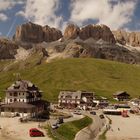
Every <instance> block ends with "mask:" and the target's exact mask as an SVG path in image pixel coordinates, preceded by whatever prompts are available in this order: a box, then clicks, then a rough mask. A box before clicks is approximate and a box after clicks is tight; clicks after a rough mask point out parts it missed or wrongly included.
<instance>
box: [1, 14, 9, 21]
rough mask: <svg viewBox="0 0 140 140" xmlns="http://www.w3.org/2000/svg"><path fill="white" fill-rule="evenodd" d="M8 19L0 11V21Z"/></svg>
mask: <svg viewBox="0 0 140 140" xmlns="http://www.w3.org/2000/svg"><path fill="white" fill-rule="evenodd" d="M7 19H8V17H7V16H6V15H5V14H3V13H0V21H6V20H7Z"/></svg>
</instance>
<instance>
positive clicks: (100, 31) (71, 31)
mask: <svg viewBox="0 0 140 140" xmlns="http://www.w3.org/2000/svg"><path fill="white" fill-rule="evenodd" d="M77 37H79V38H80V39H82V40H86V39H88V38H94V39H95V40H96V41H97V40H99V39H102V40H104V41H106V42H108V43H111V44H115V43H116V41H115V38H114V35H113V34H112V32H111V30H110V28H109V27H107V26H106V25H87V26H85V27H83V28H81V29H80V28H79V27H78V26H76V25H74V24H70V25H68V26H67V28H66V29H65V32H64V38H65V39H75V38H77Z"/></svg>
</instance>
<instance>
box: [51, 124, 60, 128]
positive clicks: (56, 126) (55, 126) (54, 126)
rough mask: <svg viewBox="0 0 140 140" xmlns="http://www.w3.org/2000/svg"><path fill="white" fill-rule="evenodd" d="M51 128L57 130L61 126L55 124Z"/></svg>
mask: <svg viewBox="0 0 140 140" xmlns="http://www.w3.org/2000/svg"><path fill="white" fill-rule="evenodd" d="M51 127H52V129H57V128H58V127H59V126H58V124H57V123H55V124H53V125H52V126H51Z"/></svg>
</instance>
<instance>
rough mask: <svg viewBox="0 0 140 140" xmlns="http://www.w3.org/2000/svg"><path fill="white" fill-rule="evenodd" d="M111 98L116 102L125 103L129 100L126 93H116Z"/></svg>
mask: <svg viewBox="0 0 140 140" xmlns="http://www.w3.org/2000/svg"><path fill="white" fill-rule="evenodd" d="M113 98H114V99H116V100H118V101H127V100H128V99H130V95H129V94H128V93H127V92H126V91H118V92H116V93H114V94H113Z"/></svg>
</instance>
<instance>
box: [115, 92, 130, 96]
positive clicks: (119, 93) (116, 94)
mask: <svg viewBox="0 0 140 140" xmlns="http://www.w3.org/2000/svg"><path fill="white" fill-rule="evenodd" d="M121 94H126V95H128V96H130V95H129V94H128V93H127V92H126V91H118V92H116V93H114V94H113V95H115V96H118V95H121Z"/></svg>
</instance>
